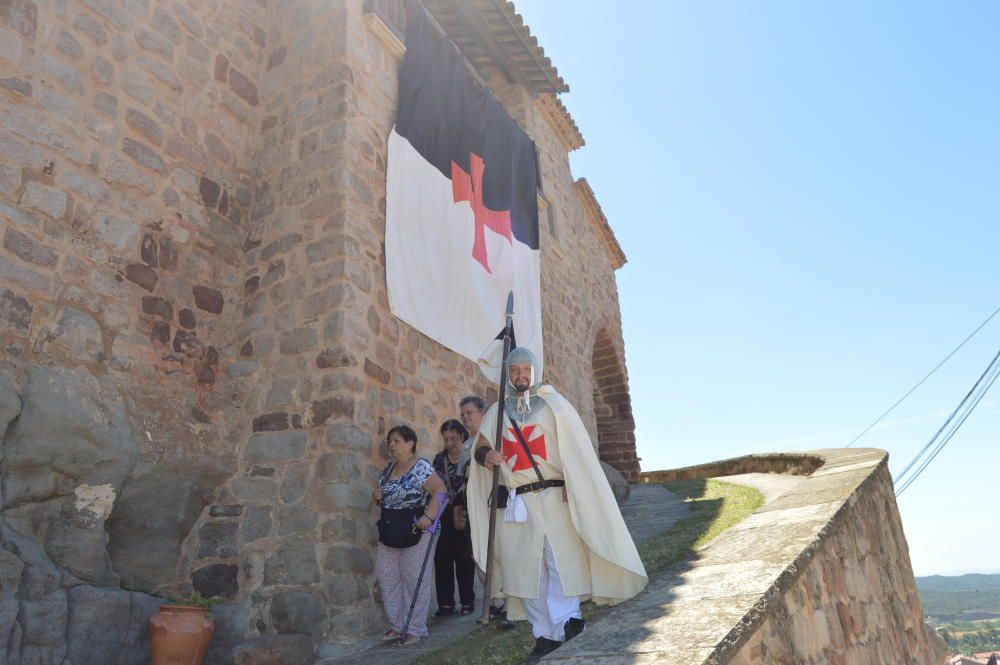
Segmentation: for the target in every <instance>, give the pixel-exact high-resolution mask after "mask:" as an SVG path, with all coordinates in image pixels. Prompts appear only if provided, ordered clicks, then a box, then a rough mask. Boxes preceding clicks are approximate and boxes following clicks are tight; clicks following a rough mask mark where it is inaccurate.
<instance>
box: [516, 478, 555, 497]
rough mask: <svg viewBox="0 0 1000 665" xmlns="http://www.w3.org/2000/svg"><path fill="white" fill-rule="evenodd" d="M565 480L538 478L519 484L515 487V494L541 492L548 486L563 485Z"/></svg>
mask: <svg viewBox="0 0 1000 665" xmlns="http://www.w3.org/2000/svg"><path fill="white" fill-rule="evenodd" d="M565 484H566V481H565V480H537V481H535V482H533V483H528V484H527V485H519V486H517V487H515V488H514V494H527V493H528V492H541V491H542V490H543V489H546V488H548V487H563V486H564V485H565Z"/></svg>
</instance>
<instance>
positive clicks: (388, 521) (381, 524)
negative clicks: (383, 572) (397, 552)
mask: <svg viewBox="0 0 1000 665" xmlns="http://www.w3.org/2000/svg"><path fill="white" fill-rule="evenodd" d="M395 466H396V465H395V464H393V465H392V466H390V467H389V472H388V473H386V474H385V480H384V481H382V485H381V486H382V487H385V484H386V483H387V482H388V481H389V476H391V475H392V469H393V468H394V467H395ZM379 506H380V508H381V509H382V512H381V513H380V514H379V518H378V522H376V523H375V526H377V527H378V542H380V543H382V544H383V545H385V546H386V547H395V548H397V549H402V548H404V547H413V546H414V545H416V544H417V543H419V542H420V536H421V534H422V533H423V532H422V531H420V530H419V529H416V528H414V518H416V517H417V516H418V515H422V514H423V512H424V509H423V508H386V507H385V506H382V505H381V502H380V503H379Z"/></svg>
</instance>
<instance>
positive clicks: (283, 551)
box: [264, 536, 319, 585]
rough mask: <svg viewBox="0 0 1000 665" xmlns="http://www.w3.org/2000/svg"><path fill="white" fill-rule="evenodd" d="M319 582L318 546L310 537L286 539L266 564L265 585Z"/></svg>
mask: <svg viewBox="0 0 1000 665" xmlns="http://www.w3.org/2000/svg"><path fill="white" fill-rule="evenodd" d="M316 582H319V565H318V564H317V563H316V545H315V544H314V543H313V540H312V539H311V538H309V537H308V536H292V537H290V538H285V539H284V540H282V541H281V544H280V545H279V546H278V548H277V549H276V550H275V551H274V553H273V554H271V556H269V557H268V558H267V560H266V561H265V562H264V584H265V585H274V584H288V585H295V584H315V583H316Z"/></svg>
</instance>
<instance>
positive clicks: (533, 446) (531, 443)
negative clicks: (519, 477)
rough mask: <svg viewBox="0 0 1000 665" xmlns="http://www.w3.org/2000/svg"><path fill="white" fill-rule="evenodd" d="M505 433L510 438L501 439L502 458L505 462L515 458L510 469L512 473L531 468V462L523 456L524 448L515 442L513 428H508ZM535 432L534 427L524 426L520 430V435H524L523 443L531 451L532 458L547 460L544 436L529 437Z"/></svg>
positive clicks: (515, 435) (515, 436)
mask: <svg viewBox="0 0 1000 665" xmlns="http://www.w3.org/2000/svg"><path fill="white" fill-rule="evenodd" d="M507 431H508V432H510V436H511V438H510V439H508V438H507V437H504V438H503V458H504V460H506V461H507V462H510V458H512V457H514V456H515V455H516V456H517V461H516V462H514V466H513V467H512V470H513V471H523V470H524V469H530V468H531V460H529V459H528V458H527V456H526V455H525V454H524V448H523V447H522V446H521V442H520V441H518V440H517V434H516V433H515V432H514V428H513V427H508V428H507ZM534 431H535V426H534V425H525V426H524V427H523V428H522V429H521V434H523V435H524V441H525V443H527V444H528V450H530V451H531V454H532V456H534V457H540V458H541V459H546V460H547V459H548V458H549V457H548V455H547V454H546V452H545V435H544V434H539V435H538V437H537V438H534V439H532V438H531V435H532V434H533V433H534Z"/></svg>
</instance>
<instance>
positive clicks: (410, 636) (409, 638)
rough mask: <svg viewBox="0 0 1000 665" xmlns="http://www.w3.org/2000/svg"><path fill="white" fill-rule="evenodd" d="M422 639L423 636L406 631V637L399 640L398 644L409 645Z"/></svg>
mask: <svg viewBox="0 0 1000 665" xmlns="http://www.w3.org/2000/svg"><path fill="white" fill-rule="evenodd" d="M422 639H423V638H422V637H420V636H419V635H414V634H413V633H407V634H406V639H405V640H402V641H400V643H399V645H400V646H404V647H405V646H409V645H411V644H416V643H417V642H419V641H420V640H422Z"/></svg>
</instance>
